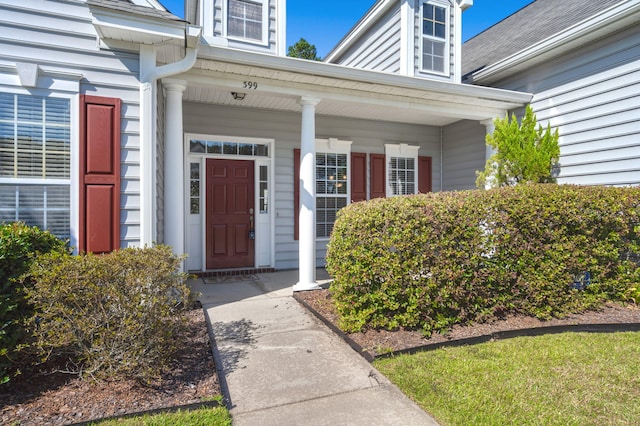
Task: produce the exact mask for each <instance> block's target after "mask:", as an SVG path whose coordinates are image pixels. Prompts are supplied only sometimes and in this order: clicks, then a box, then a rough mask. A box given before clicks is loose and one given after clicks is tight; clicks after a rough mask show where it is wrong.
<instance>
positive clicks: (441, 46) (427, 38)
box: [420, 0, 450, 74]
mask: <svg viewBox="0 0 640 426" xmlns="http://www.w3.org/2000/svg"><path fill="white" fill-rule="evenodd" d="M449 14H450V13H449V6H448V4H446V3H441V2H437V1H434V0H431V1H424V2H423V3H422V11H421V14H420V16H421V19H420V24H421V28H422V40H421V50H422V55H421V57H422V64H421V65H422V71H425V72H432V73H438V74H449V38H450V37H449V23H448V21H449Z"/></svg>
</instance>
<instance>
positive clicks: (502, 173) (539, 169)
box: [476, 106, 560, 188]
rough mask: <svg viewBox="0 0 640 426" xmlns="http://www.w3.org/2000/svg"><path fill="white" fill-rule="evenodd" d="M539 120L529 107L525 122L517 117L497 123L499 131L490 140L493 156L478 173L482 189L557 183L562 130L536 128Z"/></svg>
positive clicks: (488, 142)
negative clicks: (559, 136) (559, 135)
mask: <svg viewBox="0 0 640 426" xmlns="http://www.w3.org/2000/svg"><path fill="white" fill-rule="evenodd" d="M536 124H537V123H536V116H535V114H534V113H533V109H532V108H531V106H527V108H526V110H525V114H524V117H523V118H522V122H521V123H520V124H518V120H517V119H516V116H515V114H514V115H513V116H512V117H511V120H509V117H505V118H497V119H495V120H494V125H495V130H494V132H493V134H488V135H487V137H486V141H487V144H488V145H489V146H491V147H492V148H493V149H494V151H495V154H493V155H492V156H491V157H490V158H489V159H488V160H487V163H486V165H485V169H484V171H482V172H476V173H477V175H478V178H477V180H476V186H478V188H487V187H489V188H494V187H500V186H513V185H517V184H520V183H553V182H555V177H554V172H555V170H556V168H557V166H558V159H559V157H560V147H559V146H558V130H557V129H556V130H555V131H553V132H552V131H551V127H550V126H549V125H547V128H546V129H543V128H542V126H541V125H538V127H537V128H536Z"/></svg>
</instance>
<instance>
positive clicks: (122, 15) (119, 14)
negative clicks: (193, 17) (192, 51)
mask: <svg viewBox="0 0 640 426" xmlns="http://www.w3.org/2000/svg"><path fill="white" fill-rule="evenodd" d="M90 10H91V13H92V16H93V19H92V23H93V26H94V27H95V29H96V31H97V33H98V36H99V37H100V39H101V40H113V41H118V42H129V43H136V44H149V45H153V44H161V43H167V42H171V41H180V40H184V39H185V25H186V22H185V21H180V20H167V19H159V18H154V17H150V16H142V15H136V14H132V13H129V12H125V11H117V10H113V9H107V8H103V7H99V6H91V5H90Z"/></svg>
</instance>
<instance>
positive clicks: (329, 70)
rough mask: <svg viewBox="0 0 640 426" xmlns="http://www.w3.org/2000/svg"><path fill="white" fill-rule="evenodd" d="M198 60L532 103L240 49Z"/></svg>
mask: <svg viewBox="0 0 640 426" xmlns="http://www.w3.org/2000/svg"><path fill="white" fill-rule="evenodd" d="M198 57H199V58H201V59H210V60H214V61H217V62H228V63H232V64H238V65H245V66H249V67H258V68H267V69H273V70H276V71H282V72H291V73H292V74H306V75H310V76H318V77H327V78H336V79H342V80H348V81H356V82H361V83H370V84H379V85H386V86H393V87H398V88H403V89H407V90H416V91H425V92H431V93H434V92H435V93H438V92H439V93H443V94H447V95H454V96H461V97H468V98H471V97H472V98H476V99H477V100H478V101H482V100H483V99H486V100H492V101H497V102H505V103H513V104H519V105H522V106H524V105H525V104H527V103H529V102H530V101H531V98H532V97H533V95H532V94H531V93H524V92H515V91H512V90H505V89H498V88H493V87H484V86H473V85H470V84H460V83H452V82H448V81H436V80H429V79H426V78H417V77H408V76H403V75H398V74H391V73H385V72H380V71H370V70H363V69H357V68H350V67H345V66H342V65H336V64H329V63H324V62H317V61H309V60H305V59H298V58H290V57H279V56H274V55H270V54H264V53H255V52H246V51H242V50H239V49H232V48H225V47H217V46H211V45H209V46H202V47H201V49H200V51H199V52H198Z"/></svg>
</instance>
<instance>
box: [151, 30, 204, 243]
mask: <svg viewBox="0 0 640 426" xmlns="http://www.w3.org/2000/svg"><path fill="white" fill-rule="evenodd" d="M201 36H202V28H201V27H196V26H193V25H189V24H187V25H186V26H185V35H184V41H185V47H186V52H185V56H184V57H183V58H182V59H180V60H179V61H177V62H174V63H170V64H165V65H161V66H158V65H157V63H156V49H157V47H156V46H155V45H144V44H141V45H140V245H141V246H143V247H144V246H151V245H152V244H153V243H154V241H155V239H156V237H157V215H156V211H157V206H156V197H155V194H156V188H155V183H156V179H155V177H156V164H155V158H156V144H155V143H154V142H155V140H156V138H155V135H156V122H157V117H156V113H157V103H156V100H157V94H156V84H157V81H158V80H159V79H162V78H166V77H170V76H174V75H177V74H181V73H183V72H186V71H188V70H190V69H191V68H192V67H193V65H194V64H195V62H196V59H197V57H198V48H199V47H200V40H201Z"/></svg>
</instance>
